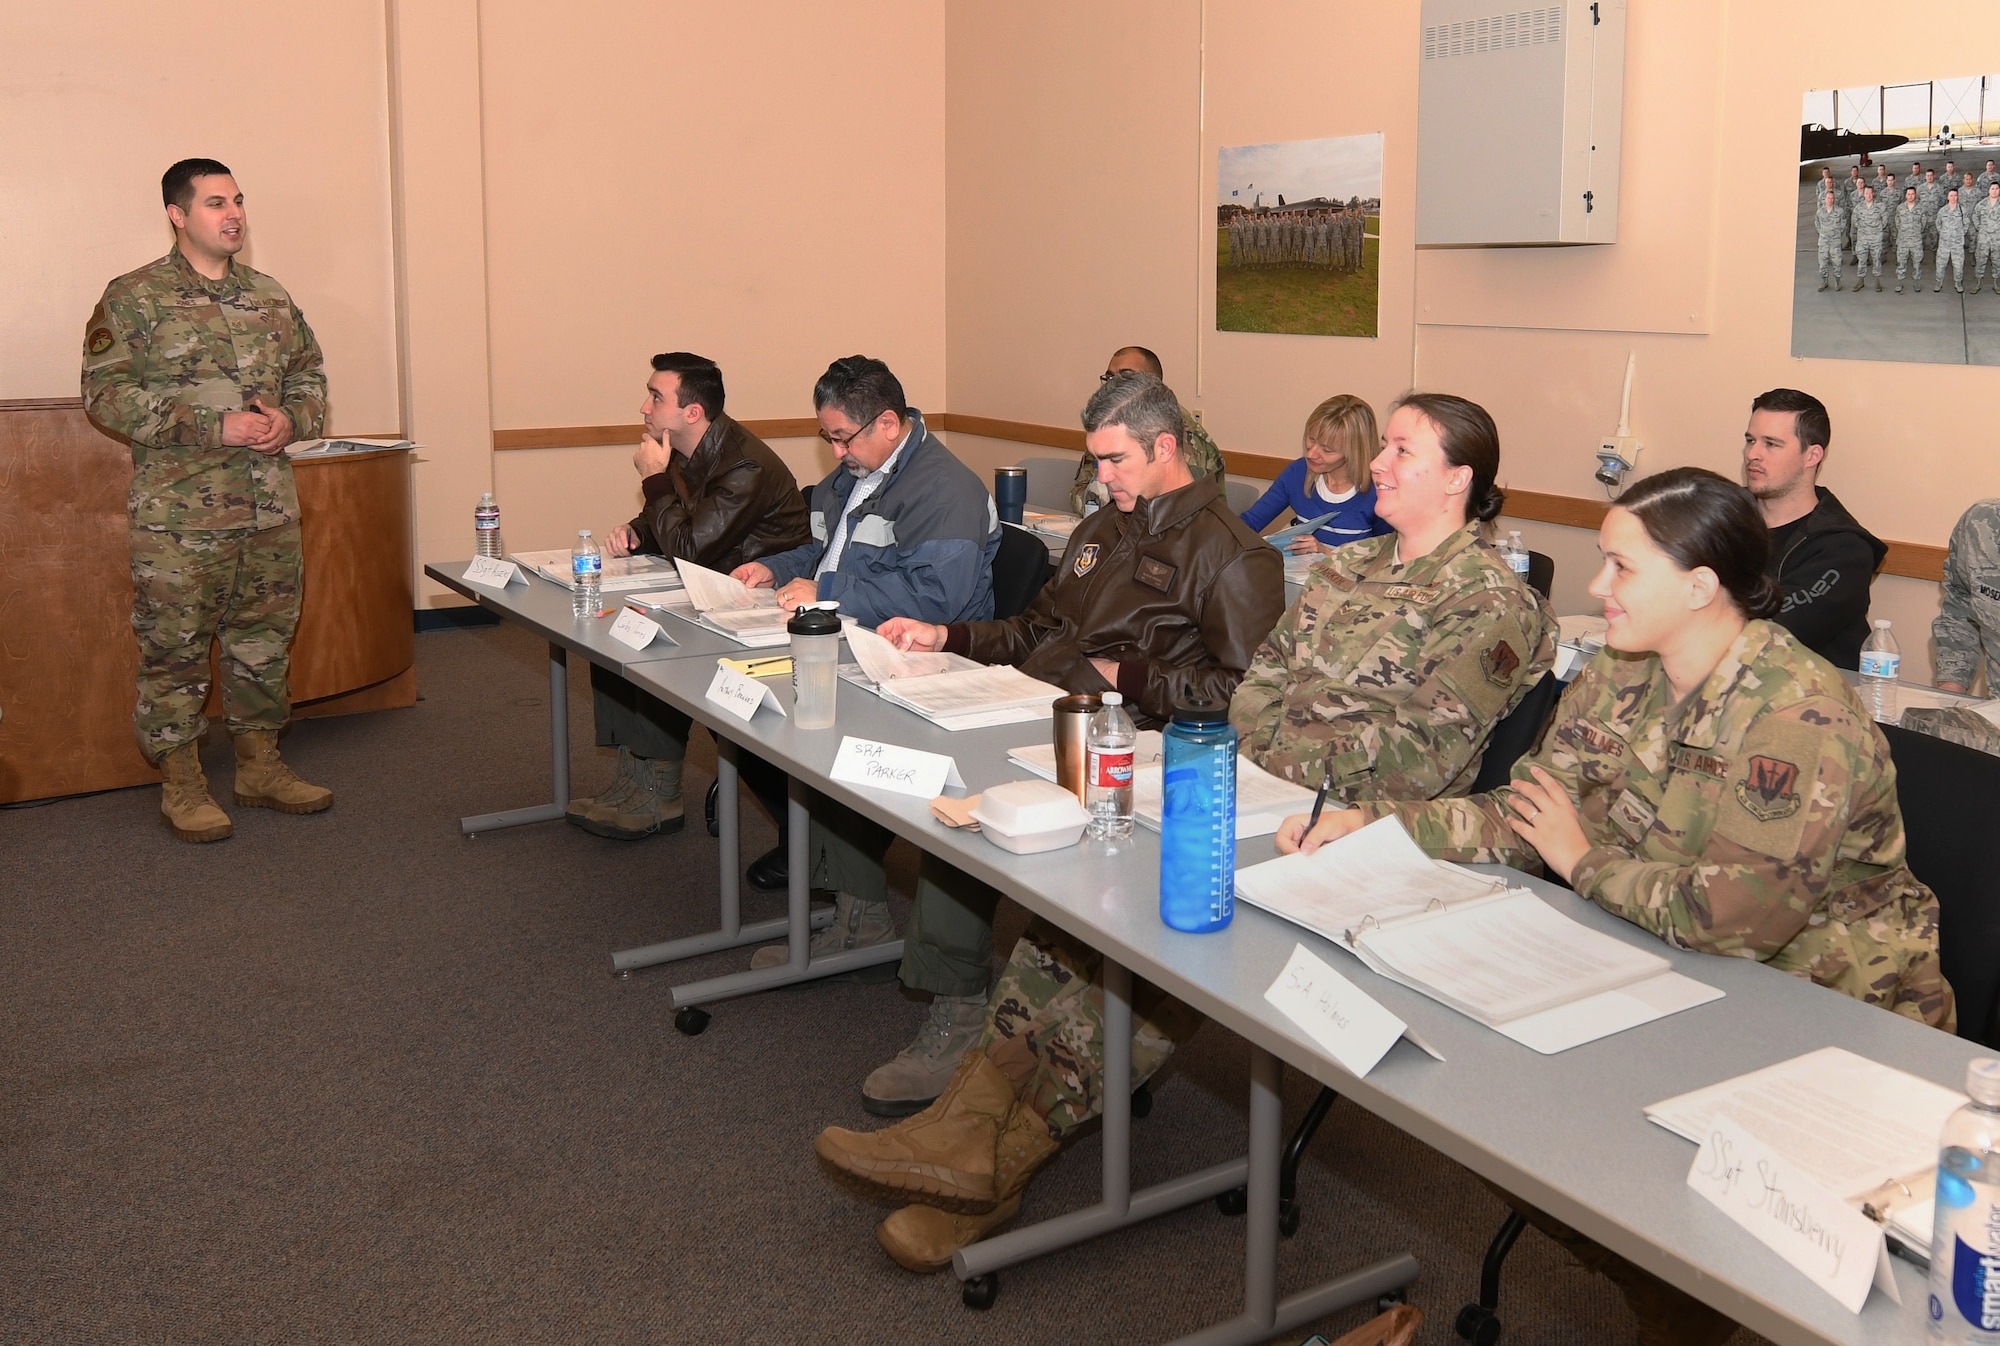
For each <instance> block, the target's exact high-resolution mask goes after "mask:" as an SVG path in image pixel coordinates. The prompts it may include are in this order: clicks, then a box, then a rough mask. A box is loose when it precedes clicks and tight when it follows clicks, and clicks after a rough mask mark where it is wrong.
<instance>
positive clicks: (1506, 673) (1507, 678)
mask: <svg viewBox="0 0 2000 1346" xmlns="http://www.w3.org/2000/svg"><path fill="white" fill-rule="evenodd" d="M1520 666H1521V656H1520V655H1518V654H1516V653H1514V647H1513V646H1512V645H1509V644H1508V643H1507V642H1506V641H1504V640H1502V641H1499V642H1497V643H1495V645H1494V646H1493V648H1492V649H1490V650H1488V651H1486V653H1484V654H1482V655H1480V656H1479V671H1480V672H1482V673H1484V674H1485V675H1486V680H1487V681H1488V682H1490V683H1492V684H1493V685H1494V686H1495V687H1509V686H1512V685H1513V680H1514V671H1515V670H1516V669H1518V668H1520Z"/></svg>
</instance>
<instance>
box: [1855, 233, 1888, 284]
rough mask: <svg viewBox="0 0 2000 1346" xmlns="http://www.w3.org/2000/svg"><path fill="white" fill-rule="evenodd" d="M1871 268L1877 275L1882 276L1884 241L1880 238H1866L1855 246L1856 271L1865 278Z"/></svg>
mask: <svg viewBox="0 0 2000 1346" xmlns="http://www.w3.org/2000/svg"><path fill="white" fill-rule="evenodd" d="M1871 266H1872V267H1873V268H1874V269H1875V274H1876V275H1878V276H1879V275H1881V274H1882V240H1881V239H1879V238H1864V239H1862V240H1861V241H1860V242H1858V243H1856V244H1855V245H1854V269H1855V270H1856V271H1858V272H1859V273H1861V274H1862V275H1864V276H1865V275H1867V274H1868V269H1869V268H1870V267H1871Z"/></svg>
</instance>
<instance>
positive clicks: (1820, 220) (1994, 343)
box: [1792, 75, 2000, 365]
mask: <svg viewBox="0 0 2000 1346" xmlns="http://www.w3.org/2000/svg"><path fill="white" fill-rule="evenodd" d="M1797 185H1798V210H1799V214H1798V247H1797V253H1796V262H1795V265H1794V268H1793V281H1792V354H1793V355H1796V356H1817V357H1820V358H1826V359H1836V360H1902V361H1913V362H1917V363H1922V364H1951V365H1966V364H1971V365H1991V364H2000V75H1967V76H1961V77H1958V78H1953V79H1939V80H1928V81H1924V82H1922V83H1917V84H1870V85H1865V86H1860V87H1855V88H1844V89H1815V90H1811V91H1809V92H1808V93H1807V94H1806V96H1805V106H1804V115H1803V117H1802V119H1801V124H1800V131H1799V182H1798V184H1797Z"/></svg>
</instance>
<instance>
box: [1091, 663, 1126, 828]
mask: <svg viewBox="0 0 2000 1346" xmlns="http://www.w3.org/2000/svg"><path fill="white" fill-rule="evenodd" d="M1138 741H1139V730H1138V728H1137V727H1136V726H1135V725H1134V724H1133V723H1132V717H1131V716H1130V715H1127V714H1126V713H1125V698H1124V697H1123V696H1121V695H1120V694H1119V693H1117V692H1106V693H1105V694H1104V708H1103V709H1102V710H1100V711H1098V712H1097V713H1096V714H1094V715H1092V716H1091V717H1090V727H1089V729H1087V730H1086V731H1085V732H1084V738H1083V753H1084V791H1083V793H1084V806H1085V807H1086V808H1087V809H1089V810H1090V835H1091V836H1092V837H1093V838H1095V839H1097V840H1099V841H1103V840H1105V839H1107V838H1117V837H1129V836H1131V835H1132V749H1133V747H1134V746H1136V745H1137V743H1138Z"/></svg>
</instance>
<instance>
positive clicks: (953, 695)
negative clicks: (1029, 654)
mask: <svg viewBox="0 0 2000 1346" xmlns="http://www.w3.org/2000/svg"><path fill="white" fill-rule="evenodd" d="M847 648H848V649H850V650H852V651H853V652H854V658H855V661H856V662H855V663H854V664H849V665H846V666H844V667H843V668H842V669H841V676H842V677H843V678H845V679H846V680H847V681H849V682H851V683H854V684H855V685H856V686H858V687H865V688H867V689H868V690H870V691H872V692H874V693H875V694H876V695H877V696H879V697H881V698H882V699H883V700H884V701H887V702H889V703H890V704H892V705H897V706H901V707H902V708H903V709H905V710H908V711H914V712H915V713H916V714H918V715H921V716H923V717H924V718H925V719H926V720H929V721H930V722H931V723H932V724H935V725H937V726H938V727H940V728H943V729H984V728H986V727H988V726H990V725H996V724H1022V723H1025V722H1027V721H1030V720H1044V719H1047V718H1048V715H1049V706H1050V704H1051V703H1053V702H1054V701H1055V700H1056V699H1057V698H1058V697H1060V696H1062V695H1063V689H1062V688H1060V687H1057V686H1056V685H1055V684H1053V683H1047V682H1042V681H1040V680H1039V679H1037V678H1031V677H1029V676H1028V675H1027V674H1025V673H1023V672H1021V670H1019V669H1017V668H1011V667H1008V666H1006V665H988V664H981V663H975V662H973V661H972V660H970V659H967V658H965V657H964V656H963V655H957V654H941V653H921V652H907V651H903V650H899V649H897V648H896V647H895V646H894V645H892V644H890V643H889V642H888V641H887V640H885V639H883V638H882V637H881V636H879V635H877V634H875V632H873V631H870V630H868V629H867V628H866V627H863V626H858V625H857V626H850V627H849V628H848V629H847ZM1052 779H1053V778H1052Z"/></svg>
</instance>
